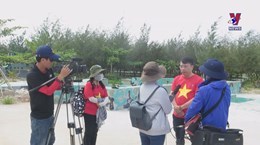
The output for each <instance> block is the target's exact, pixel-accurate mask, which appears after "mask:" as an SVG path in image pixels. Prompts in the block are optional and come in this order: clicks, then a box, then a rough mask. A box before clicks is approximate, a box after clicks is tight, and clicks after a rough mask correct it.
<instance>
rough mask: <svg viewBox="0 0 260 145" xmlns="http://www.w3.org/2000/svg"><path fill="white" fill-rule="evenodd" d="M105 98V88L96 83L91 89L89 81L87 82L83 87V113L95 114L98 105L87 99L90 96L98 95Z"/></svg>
mask: <svg viewBox="0 0 260 145" xmlns="http://www.w3.org/2000/svg"><path fill="white" fill-rule="evenodd" d="M98 96H100V97H101V98H105V97H107V96H108V94H107V90H106V88H102V87H101V86H100V85H97V86H95V87H94V89H92V85H91V82H87V83H86V85H85V88H84V97H85V99H86V100H87V101H86V104H85V110H84V113H86V114H90V115H96V114H97V109H98V105H97V104H96V103H92V102H90V101H89V100H88V99H89V98H90V97H98Z"/></svg>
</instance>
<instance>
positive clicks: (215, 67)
mask: <svg viewBox="0 0 260 145" xmlns="http://www.w3.org/2000/svg"><path fill="white" fill-rule="evenodd" d="M199 70H200V71H201V72H202V73H203V74H204V75H205V76H206V78H205V81H204V82H202V83H201V84H200V85H199V89H198V91H197V92H196V95H195V97H194V100H193V101H192V103H191V105H190V106H189V108H188V111H187V114H186V116H185V122H187V121H188V120H189V119H191V118H192V117H193V116H194V115H196V114H198V113H199V112H201V110H202V108H204V109H203V111H202V112H201V113H202V114H203V113H204V112H206V111H207V110H209V109H210V108H211V107H212V106H214V105H215V104H216V102H217V101H218V100H219V98H220V97H221V93H222V90H223V89H224V88H226V90H225V94H224V96H223V98H222V100H221V102H220V103H219V105H218V106H217V107H216V108H215V109H214V110H213V111H212V112H211V113H210V114H209V115H208V116H206V117H205V118H204V119H203V120H202V128H210V129H214V130H218V131H221V132H225V131H226V126H227V121H228V112H229V106H230V100H231V92H230V87H229V85H228V84H227V82H226V79H227V77H228V75H227V73H226V72H225V70H224V65H223V63H222V62H220V61H218V60H217V59H208V60H207V61H206V62H205V63H204V64H203V65H201V66H200V67H199Z"/></svg>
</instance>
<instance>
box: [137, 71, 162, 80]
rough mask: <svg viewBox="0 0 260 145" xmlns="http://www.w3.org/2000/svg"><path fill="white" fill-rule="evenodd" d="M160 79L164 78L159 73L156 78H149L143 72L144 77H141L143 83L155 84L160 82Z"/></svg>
mask: <svg viewBox="0 0 260 145" xmlns="http://www.w3.org/2000/svg"><path fill="white" fill-rule="evenodd" d="M160 78H162V75H161V74H160V73H158V74H156V75H154V76H147V75H144V73H143V72H142V75H141V81H142V82H154V81H157V80H159V79H160Z"/></svg>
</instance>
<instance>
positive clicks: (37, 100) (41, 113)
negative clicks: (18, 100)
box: [27, 65, 54, 119]
mask: <svg viewBox="0 0 260 145" xmlns="http://www.w3.org/2000/svg"><path fill="white" fill-rule="evenodd" d="M53 77H54V74H53V72H52V70H48V71H47V72H46V73H42V72H40V70H39V69H38V68H37V67H36V65H34V68H32V70H31V71H30V72H29V73H28V75H27V84H28V90H31V89H33V88H36V87H39V86H40V85H42V84H43V83H45V82H47V81H49V80H50V79H52V78H53ZM52 83H53V81H51V82H49V83H48V84H47V86H50V85H51V84H52ZM29 95H30V105H31V116H32V117H34V118H36V119H45V118H49V117H50V116H52V115H53V112H54V100H53V94H52V95H51V96H48V95H46V94H44V93H41V92H39V91H38V89H36V90H35V91H32V92H29Z"/></svg>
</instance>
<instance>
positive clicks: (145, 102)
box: [138, 86, 160, 105]
mask: <svg viewBox="0 0 260 145" xmlns="http://www.w3.org/2000/svg"><path fill="white" fill-rule="evenodd" d="M159 88H160V86H158V87H156V88H155V89H154V90H153V92H152V93H151V95H150V96H149V97H148V98H147V99H146V100H145V102H144V103H143V105H144V104H146V103H147V102H148V101H149V100H150V99H151V97H152V96H153V94H154V93H155V92H156V91H157V90H158V89H159ZM138 101H139V102H140V92H139V94H138Z"/></svg>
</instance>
